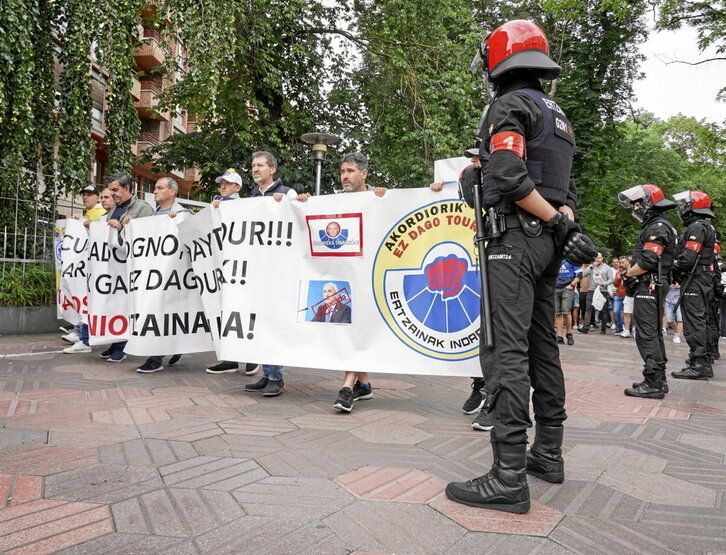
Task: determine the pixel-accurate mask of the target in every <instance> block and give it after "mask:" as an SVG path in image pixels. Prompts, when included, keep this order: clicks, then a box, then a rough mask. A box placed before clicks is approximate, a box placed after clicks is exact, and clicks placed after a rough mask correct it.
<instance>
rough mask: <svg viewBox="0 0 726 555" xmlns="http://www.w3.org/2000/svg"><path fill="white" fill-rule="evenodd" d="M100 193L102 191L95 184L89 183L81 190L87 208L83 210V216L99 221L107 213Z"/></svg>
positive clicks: (92, 220)
mask: <svg viewBox="0 0 726 555" xmlns="http://www.w3.org/2000/svg"><path fill="white" fill-rule="evenodd" d="M99 195H100V191H99V190H98V187H96V186H95V185H89V186H88V187H86V188H85V189H83V191H81V196H82V197H83V206H85V208H86V209H85V210H84V211H83V217H84V218H86V219H87V220H89V221H91V222H95V221H98V219H99V218H100V217H101V216H103V215H104V214H105V213H106V210H105V209H104V208H103V206H101V203H100V202H99V201H100V198H99Z"/></svg>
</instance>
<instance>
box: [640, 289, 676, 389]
mask: <svg viewBox="0 0 726 555" xmlns="http://www.w3.org/2000/svg"><path fill="white" fill-rule="evenodd" d="M667 289H668V284H667V283H664V284H663V287H661V288H655V289H653V290H651V289H650V287H649V284H648V283H647V282H646V281H641V282H640V283H639V284H638V287H637V288H636V290H635V294H634V302H633V320H634V321H635V344H636V345H637V347H638V352H639V353H640V357H641V358H642V359H643V362H644V363H645V366H644V368H643V377H644V378H645V381H646V382H647V383H648V384H649V385H651V386H654V387H659V388H660V387H661V386H662V385H663V381H664V380H665V371H666V363H667V362H668V358H667V357H666V350H665V344H664V342H663V336H662V335H661V334H660V333H659V331H660V328H661V325H662V324H661V321H660V320H661V319H660V318H658V313H659V311H658V305H659V304H660V306H663V302H664V301H665V296H664V294H663V290H667ZM661 314H662V313H661Z"/></svg>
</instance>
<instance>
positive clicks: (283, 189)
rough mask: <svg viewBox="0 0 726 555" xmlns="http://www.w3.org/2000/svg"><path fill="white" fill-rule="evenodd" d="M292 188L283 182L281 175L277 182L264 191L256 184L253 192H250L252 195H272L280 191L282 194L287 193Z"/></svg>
mask: <svg viewBox="0 0 726 555" xmlns="http://www.w3.org/2000/svg"><path fill="white" fill-rule="evenodd" d="M289 190H290V187H286V186H285V185H283V184H282V179H280V178H279V177H278V178H277V179H276V180H275V182H274V183H273V184H272V185H270V187H269V188H268V189H267V190H266V191H265V192H264V193H262V191H260V187H259V185H258V186H256V187H255V188H254V189H252V193H251V194H250V196H251V197H271V196H272V195H274V194H275V193H280V194H282V195H284V194H287V192H288V191H289Z"/></svg>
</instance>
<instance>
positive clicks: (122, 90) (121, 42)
mask: <svg viewBox="0 0 726 555" xmlns="http://www.w3.org/2000/svg"><path fill="white" fill-rule="evenodd" d="M142 5H143V3H142V2H141V0H114V1H113V2H108V4H107V9H106V10H104V14H105V25H104V29H103V31H104V34H103V37H104V41H103V42H101V43H100V45H99V46H100V48H99V50H100V59H99V61H100V63H101V65H102V66H103V67H104V68H105V69H106V70H107V71H108V79H107V81H106V140H107V141H108V143H109V146H108V173H109V174H110V173H114V172H117V171H124V172H127V173H130V172H131V164H132V162H133V158H134V156H133V152H132V148H133V147H134V145H135V144H136V141H137V140H138V137H139V133H140V131H141V120H140V119H139V114H138V112H137V111H136V108H135V106H134V101H133V98H132V97H131V94H130V93H129V91H130V90H131V86H132V79H133V75H134V73H133V68H134V58H133V56H132V54H131V49H132V48H133V46H134V44H135V43H136V29H137V27H138V25H139V13H140V11H141V7H142Z"/></svg>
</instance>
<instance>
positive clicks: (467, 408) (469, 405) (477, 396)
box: [461, 383, 486, 414]
mask: <svg viewBox="0 0 726 555" xmlns="http://www.w3.org/2000/svg"><path fill="white" fill-rule="evenodd" d="M485 401H486V394H484V393H482V390H481V389H480V388H478V387H477V386H476V384H474V383H472V384H471V395H469V398H468V399H467V400H466V402H464V406H463V407H461V410H463V411H464V414H474V413H477V412H479V411H480V410H481V408H482V407H483V406H484V402H485Z"/></svg>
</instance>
